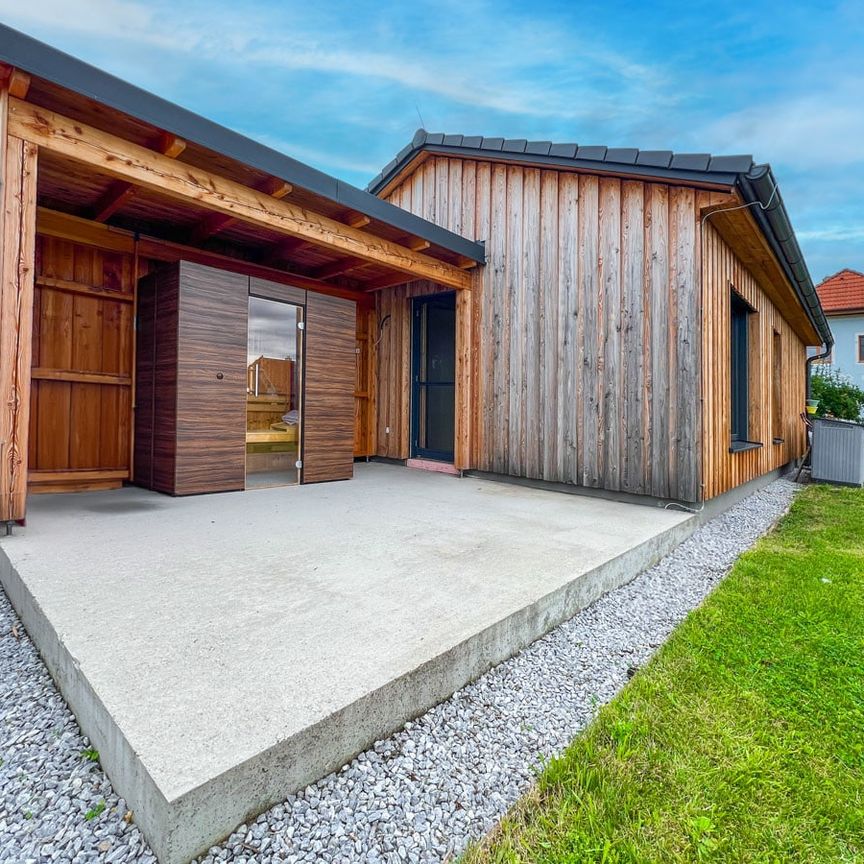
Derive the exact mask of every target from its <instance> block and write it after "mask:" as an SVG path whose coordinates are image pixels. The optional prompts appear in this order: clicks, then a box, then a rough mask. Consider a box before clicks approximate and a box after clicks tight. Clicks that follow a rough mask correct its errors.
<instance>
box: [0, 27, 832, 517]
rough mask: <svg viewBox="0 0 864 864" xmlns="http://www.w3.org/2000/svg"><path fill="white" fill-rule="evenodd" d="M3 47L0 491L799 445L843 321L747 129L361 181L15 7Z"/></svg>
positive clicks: (295, 478) (665, 488) (417, 166)
mask: <svg viewBox="0 0 864 864" xmlns="http://www.w3.org/2000/svg"><path fill="white" fill-rule="evenodd" d="M0 64H3V65H2V68H0V134H2V135H3V136H4V137H3V138H2V141H0V143H2V145H3V154H2V160H0V170H2V178H0V179H2V197H3V200H2V202H0V203H2V207H0V214H2V216H0V218H2V220H3V223H4V224H3V225H0V236H2V237H3V239H4V243H3V247H2V257H0V352H2V365H0V429H2V444H3V449H2V459H0V519H2V520H7V521H11V520H18V519H22V518H23V517H24V515H25V510H26V494H27V491H28V489H29V490H30V491H75V490H80V489H109V488H112V487H116V486H119V485H121V484H123V483H126V482H132V483H135V484H138V485H141V486H144V487H147V488H150V489H155V490H158V491H162V492H167V493H169V494H174V495H185V494H193V493H201V492H217V491H227V490H240V489H245V488H249V487H252V486H261V485H274V484H293V483H310V482H319V481H326V480H337V479H348V478H350V477H351V476H352V470H353V459H354V458H356V457H367V456H372V457H375V456H378V457H386V458H395V459H399V460H407V459H409V458H417V459H419V460H425V461H426V462H428V461H432V462H437V463H439V466H440V465H446V466H451V470H454V471H462V470H476V471H479V472H487V473H491V474H497V475H508V476H514V477H522V478H529V479H531V480H539V481H550V482H553V483H562V484H568V486H570V487H572V486H582V487H591V488H595V489H601V490H608V491H610V492H615V493H617V492H622V491H623V492H629V493H633V494H636V495H643V496H653V497H655V498H661V499H680V500H684V501H689V502H698V501H701V500H704V499H706V498H711V497H714V496H716V495H719V494H720V493H722V492H725V491H727V490H729V489H731V488H733V487H735V486H737V485H739V484H741V483H744V482H746V481H748V480H750V479H753V478H756V477H759V476H761V475H763V474H765V473H767V472H769V471H771V470H772V469H776V468H778V467H780V466H782V465H784V464H786V463H788V462H790V461H791V460H793V459H796V458H798V457H799V456H801V455H802V453H803V451H804V446H805V442H804V435H803V428H802V424H801V423H800V420H799V414H800V412H801V409H802V405H803V401H804V381H805V356H806V346H808V345H813V346H815V345H819V344H822V343H823V342H825V341H827V340H830V332H829V330H828V326H827V323H826V321H825V318H824V316H823V314H822V311H821V308H820V306H819V302H818V299H817V297H816V293H815V290H814V288H813V285H812V282H811V280H810V277H809V275H808V273H807V269H806V266H805V265H804V263H803V259H802V257H801V253H800V250H799V249H798V245H797V243H796V241H795V237H794V233H793V232H792V229H791V226H790V224H789V220H788V217H787V214H786V210H785V208H784V206H783V201H782V197H781V196H780V193H779V191H778V190H777V188H776V181H775V179H774V176H773V174H772V172H771V170H770V168H769V167H768V166H765V165H761V166H760V165H754V164H753V161H752V159H751V158H750V157H749V156H733V157H710V156H707V155H700V154H684V155H673V154H671V153H667V152H656V151H647V152H646V151H642V152H640V151H637V150H627V149H620V150H613V149H606V148H605V147H577V146H576V145H571V144H560V145H553V144H549V143H548V142H526V141H504V140H502V139H492V138H474V139H471V138H463V137H462V136H443V135H438V136H435V135H427V134H426V133H421V134H419V135H418V136H417V137H416V138H415V140H414V142H413V144H412V145H411V146H410V147H408V148H406V149H405V150H404V151H403V152H402V153H401V154H400V155H399V157H398V158H397V160H395V161H394V162H393V163H391V165H389V166H388V167H387V169H386V171H385V172H384V174H383V175H382V176H380V177H379V178H377V180H376V181H375V182H374V183H373V186H372V190H373V191H374V192H375V193H376V194H375V195H373V194H369V193H368V192H364V191H361V190H359V189H356V188H354V187H352V186H349V185H348V184H345V183H343V182H342V181H339V180H337V179H335V178H333V177H328V176H327V175H325V174H322V173H321V172H319V171H316V170H314V169H312V168H310V167H308V166H306V165H303V164H302V163H299V162H297V161H295V160H293V159H290V158H289V157H287V156H284V155H282V154H280V153H277V152H275V151H273V150H270V149H269V148H267V147H264V146H263V145H261V144H258V143H257V142H254V141H252V140H250V139H248V138H244V137H243V136H241V135H238V134H236V133H234V132H231V131H230V130H227V129H224V128H223V127H220V126H217V125H216V124H214V123H212V122H210V121H208V120H206V119H204V118H202V117H199V116H197V115H194V114H191V113H190V112H188V111H185V110H184V109H181V108H178V107H177V106H176V105H172V104H170V103H168V102H165V101H164V100H162V99H159V98H157V97H155V96H153V95H152V94H150V93H147V92H145V91H143V90H140V89H139V88H136V87H133V86H132V85H130V84H127V83H125V82H123V81H120V80H118V79H116V78H114V77H112V76H110V75H108V74H106V73H105V72H102V71H101V70H98V69H95V68H93V67H91V66H88V65H87V64H84V63H82V62H80V61H78V60H76V59H74V58H72V57H69V56H68V55H66V54H63V53H61V52H59V51H56V50H54V49H52V48H50V47H48V46H46V45H44V44H42V43H40V42H37V41H35V40H33V39H30V38H29V37H26V36H24V35H22V34H20V33H17V32H16V31H14V30H11V29H9V28H6V27H0ZM376 195H377V196H380V197H376ZM381 199H388V200H381ZM388 202H389V203H388ZM484 244H485V246H484ZM434 507H435V504H434V502H430V519H434ZM478 518H482V517H480V516H479V515H478Z"/></svg>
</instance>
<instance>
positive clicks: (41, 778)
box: [0, 480, 800, 864]
mask: <svg viewBox="0 0 864 864" xmlns="http://www.w3.org/2000/svg"><path fill="white" fill-rule="evenodd" d="M799 488H800V487H798V486H796V485H795V484H793V483H791V482H789V481H786V480H777V481H775V482H774V483H772V484H771V485H770V486H768V487H767V488H765V489H764V490H762V491H760V492H757V493H756V494H754V495H752V496H750V497H749V498H747V499H746V500H744V501H742V502H741V503H739V504H737V505H736V506H735V507H733V508H731V509H730V510H728V511H727V512H726V513H724V514H723V515H721V516H719V517H718V518H716V519H714V520H712V521H711V522H708V523H707V524H706V525H704V526H703V527H702V528H700V529H699V530H698V531H697V532H696V533H695V534H694V535H693V536H692V537H691V538H690V539H688V540H687V541H685V542H684V543H682V544H681V545H680V546H679V547H678V548H677V549H676V550H675V551H674V552H672V554H670V555H668V556H667V557H666V558H664V559H663V560H662V561H661V562H660V563H659V564H658V565H656V566H655V567H653V568H651V569H650V570H648V571H646V572H645V573H643V574H642V575H641V576H639V577H638V578H637V579H635V580H634V581H633V582H631V583H630V584H629V585H626V586H624V587H623V588H620V589H618V590H616V591H613V592H611V593H610V594H608V595H606V596H605V597H603V598H602V599H600V600H599V601H597V602H596V603H594V604H593V605H592V606H590V607H589V608H587V609H585V610H584V611H582V612H581V613H580V614H578V615H577V616H576V617H575V618H573V619H571V620H570V621H568V622H566V623H565V624H563V625H561V626H560V627H558V628H557V629H555V630H554V631H552V632H551V633H550V634H549V635H547V636H546V637H544V638H543V639H540V640H539V641H537V642H535V643H534V644H533V645H531V646H529V647H528V648H527V649H525V650H524V651H522V652H521V653H520V654H518V655H517V656H516V657H514V658H512V659H511V660H508V661H507V662H505V663H502V664H501V665H500V666H498V667H496V668H495V669H493V670H491V671H490V672H489V673H487V674H486V675H484V676H483V677H482V678H480V679H479V680H478V681H476V682H474V683H473V684H470V685H469V686H467V687H464V688H463V689H462V690H460V691H458V692H457V693H455V694H454V695H453V697H452V698H450V699H448V700H447V701H446V702H443V703H442V704H441V705H438V706H437V707H435V708H433V709H432V710H431V711H429V712H427V713H426V714H425V715H423V716H422V717H421V718H419V719H418V720H417V721H416V722H413V723H409V724H407V725H406V727H405V729H404V730H403V731H401V732H399V733H397V734H396V735H393V736H391V737H390V738H388V739H386V740H384V741H379V742H377V743H376V744H375V746H374V747H372V748H371V749H369V750H367V751H366V752H365V753H361V754H360V756H358V757H357V758H356V759H355V760H354V761H352V762H351V763H350V764H349V765H346V766H345V767H344V768H343V769H342V770H341V771H339V772H338V773H336V774H331V775H330V776H328V777H325V778H324V779H323V780H321V781H319V782H318V783H316V784H314V785H313V786H309V787H308V788H306V789H305V790H303V791H302V792H300V793H299V794H298V795H295V796H291V797H289V798H288V800H287V801H285V803H284V804H281V805H277V806H276V807H273V808H272V809H270V810H269V811H268V812H267V813H264V814H262V815H261V816H260V817H259V818H258V819H257V820H256V821H255V822H254V823H252V824H251V825H248V826H242V827H241V828H240V829H239V830H238V831H236V832H235V833H234V834H232V835H231V837H229V838H228V840H227V841H226V842H225V843H224V844H223V845H222V846H218V847H214V848H213V849H211V850H210V853H209V854H208V855H207V856H205V857H204V858H203V859H202V861H203V862H206V864H215V862H220V861H232V862H258V864H265V862H277V861H293V862H298V861H310V862H311V861H316V862H318V861H320V862H349V861H350V862H357V861H363V862H369V864H374V862H393V864H401V862H404V861H410V862H441V861H447V860H451V859H452V857H454V856H455V855H456V854H457V853H458V852H459V851H461V850H462V849H463V848H464V847H465V845H466V844H467V842H468V841H469V839H471V838H476V837H479V836H481V835H482V834H483V833H484V832H486V831H488V830H489V829H490V828H491V827H492V826H493V825H494V823H495V822H496V821H497V820H498V819H499V818H500V817H501V815H502V814H503V813H504V812H505V810H506V809H507V808H508V807H509V806H510V805H511V804H513V803H514V802H515V801H516V800H517V798H519V797H520V795H522V794H524V792H525V791H526V790H527V789H528V788H529V786H530V785H531V783H532V780H533V778H534V776H535V772H536V769H537V766H538V765H539V763H540V762H541V761H542V760H543V759H545V758H547V757H549V756H551V755H553V754H555V753H558V752H560V751H561V750H562V749H563V748H564V747H565V746H566V745H567V744H568V742H569V741H570V740H571V739H572V738H573V737H574V736H575V735H576V734H577V733H578V732H579V731H580V730H581V729H583V728H584V727H585V725H586V724H587V723H588V722H589V721H590V720H591V718H592V716H593V715H594V714H595V712H596V710H597V708H598V707H599V706H600V705H602V704H603V703H605V702H608V701H609V700H610V699H611V698H612V697H613V696H614V695H615V694H616V693H617V692H618V691H619V690H620V689H621V688H622V687H623V685H624V684H625V683H626V682H627V680H628V677H629V675H630V674H632V671H633V670H634V669H635V668H636V667H639V666H641V665H642V664H643V663H645V662H646V660H648V659H649V658H650V656H651V655H652V653H653V652H654V651H655V650H656V648H657V647H658V646H659V645H660V644H661V643H662V642H663V641H664V640H665V639H666V638H667V636H668V635H669V633H670V632H671V631H672V629H673V628H674V627H675V625H676V624H678V623H679V622H680V621H681V620H682V619H683V618H684V617H685V616H686V615H687V613H688V612H690V610H692V609H693V608H694V607H696V606H697V605H699V603H700V602H701V601H702V600H703V598H704V597H705V596H706V595H707V594H708V593H709V592H710V591H711V589H712V588H714V586H715V585H716V584H717V583H718V582H719V581H720V580H721V579H722V578H723V576H724V575H725V574H726V573H727V572H728V570H729V568H730V567H731V565H732V563H733V562H734V561H735V558H736V557H737V556H738V555H739V554H740V553H741V552H742V551H743V550H745V549H747V548H748V547H749V546H750V545H752V543H753V542H754V541H755V540H756V539H757V538H758V537H759V536H760V535H761V534H762V533H764V532H765V531H766V530H767V529H768V528H769V527H770V526H771V525H772V524H773V523H774V522H775V521H776V520H777V519H778V518H779V516H780V515H782V514H783V513H784V512H785V510H786V509H787V508H788V506H789V504H790V503H791V500H792V498H793V496H794V495H795V492H796V491H797V490H798V489H799ZM87 746H88V744H87V741H86V739H85V738H84V737H83V736H82V735H81V732H80V730H79V729H78V726H77V724H76V723H75V719H74V718H73V716H72V714H71V713H70V711H69V709H68V708H67V707H66V705H65V703H64V702H63V700H62V698H61V697H60V696H59V695H58V693H57V691H56V689H55V688H54V685H53V683H52V682H51V679H50V677H49V676H48V673H47V672H46V670H45V667H44V666H43V665H42V662H41V660H40V659H39V657H38V655H37V653H36V651H35V649H34V647H33V645H32V643H31V642H30V640H29V639H28V637H27V635H26V633H24V631H23V628H22V627H21V624H20V623H19V622H18V619H17V617H16V616H15V614H14V612H13V611H12V609H11V607H10V605H9V603H8V601H7V600H6V597H5V595H3V594H2V592H0V760H2V761H0V862H10V864H11V862H15V864H26V862H34V864H35V862H40V864H41V862H49V861H57V862H75V864H81V862H89V861H105V862H125V861H136V862H142V864H146V862H153V861H155V858H154V856H153V854H152V853H151V852H150V850H149V848H148V847H147V845H146V843H145V842H144V840H143V838H142V836H141V834H140V832H139V831H138V829H137V828H136V827H135V826H134V824H127V822H125V821H124V819H123V816H124V813H125V812H126V806H125V803H124V802H123V801H122V799H119V798H118V797H117V796H116V795H115V794H114V792H113V790H112V788H111V784H110V782H109V781H108V779H107V778H106V777H105V775H104V774H103V773H102V770H101V769H100V767H99V766H98V764H96V763H94V762H91V761H88V760H87V759H86V758H85V756H84V751H85V750H86V748H87ZM102 803H104V805H105V808H104V811H102V812H100V813H99V814H98V815H96V816H93V815H92V814H93V811H94V808H99V807H100V805H101V804H102ZM88 813H89V814H90V815H91V817H92V818H89V819H88V818H87V814H88Z"/></svg>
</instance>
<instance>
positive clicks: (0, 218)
mask: <svg viewBox="0 0 864 864" xmlns="http://www.w3.org/2000/svg"><path fill="white" fill-rule="evenodd" d="M0 112H2V115H3V117H2V119H0V135H2V139H3V144H2V145H0V170H2V178H0V180H2V199H0V212H2V215H0V358H2V362H0V441H2V451H0V519H2V520H13V519H22V518H24V513H25V509H26V498H27V470H28V458H29V455H30V449H29V446H28V430H29V423H30V414H31V400H30V396H31V393H30V365H31V356H32V350H33V323H32V320H33V306H34V272H33V271H34V259H35V244H36V165H37V148H36V146H35V145H33V144H31V143H30V142H29V141H24V140H21V139H20V138H15V137H13V136H11V135H10V136H8V137H7V136H6V134H5V114H6V96H5V91H4V94H3V95H2V97H0Z"/></svg>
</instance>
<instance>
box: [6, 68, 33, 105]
mask: <svg viewBox="0 0 864 864" xmlns="http://www.w3.org/2000/svg"><path fill="white" fill-rule="evenodd" d="M0 85H2V86H3V87H4V88H5V89H6V90H8V91H9V95H10V96H14V97H15V98H16V99H26V98H27V91H28V90H29V89H30V76H29V75H28V74H27V73H26V72H22V71H21V70H20V69H16V68H15V67H14V66H9V65H8V64H6V63H0Z"/></svg>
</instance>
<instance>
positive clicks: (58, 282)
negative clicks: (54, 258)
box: [36, 276, 135, 303]
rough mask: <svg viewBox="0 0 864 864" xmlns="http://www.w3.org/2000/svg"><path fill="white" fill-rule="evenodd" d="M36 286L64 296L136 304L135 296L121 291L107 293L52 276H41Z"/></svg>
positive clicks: (84, 284)
mask: <svg viewBox="0 0 864 864" xmlns="http://www.w3.org/2000/svg"><path fill="white" fill-rule="evenodd" d="M36 284H37V285H38V286H39V287H40V288H50V289H51V290H52V291H61V292H62V293H64V294H80V295H83V296H84V297H97V298H99V299H100V300H115V301H116V302H118V303H134V302H135V296H134V295H133V294H123V293H121V292H120V291H106V290H105V289H104V288H95V287H94V286H93V285H88V284H86V283H84V282H73V281H71V280H70V279H55V278H54V277H51V276H39V277H38V278H37V279H36Z"/></svg>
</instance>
